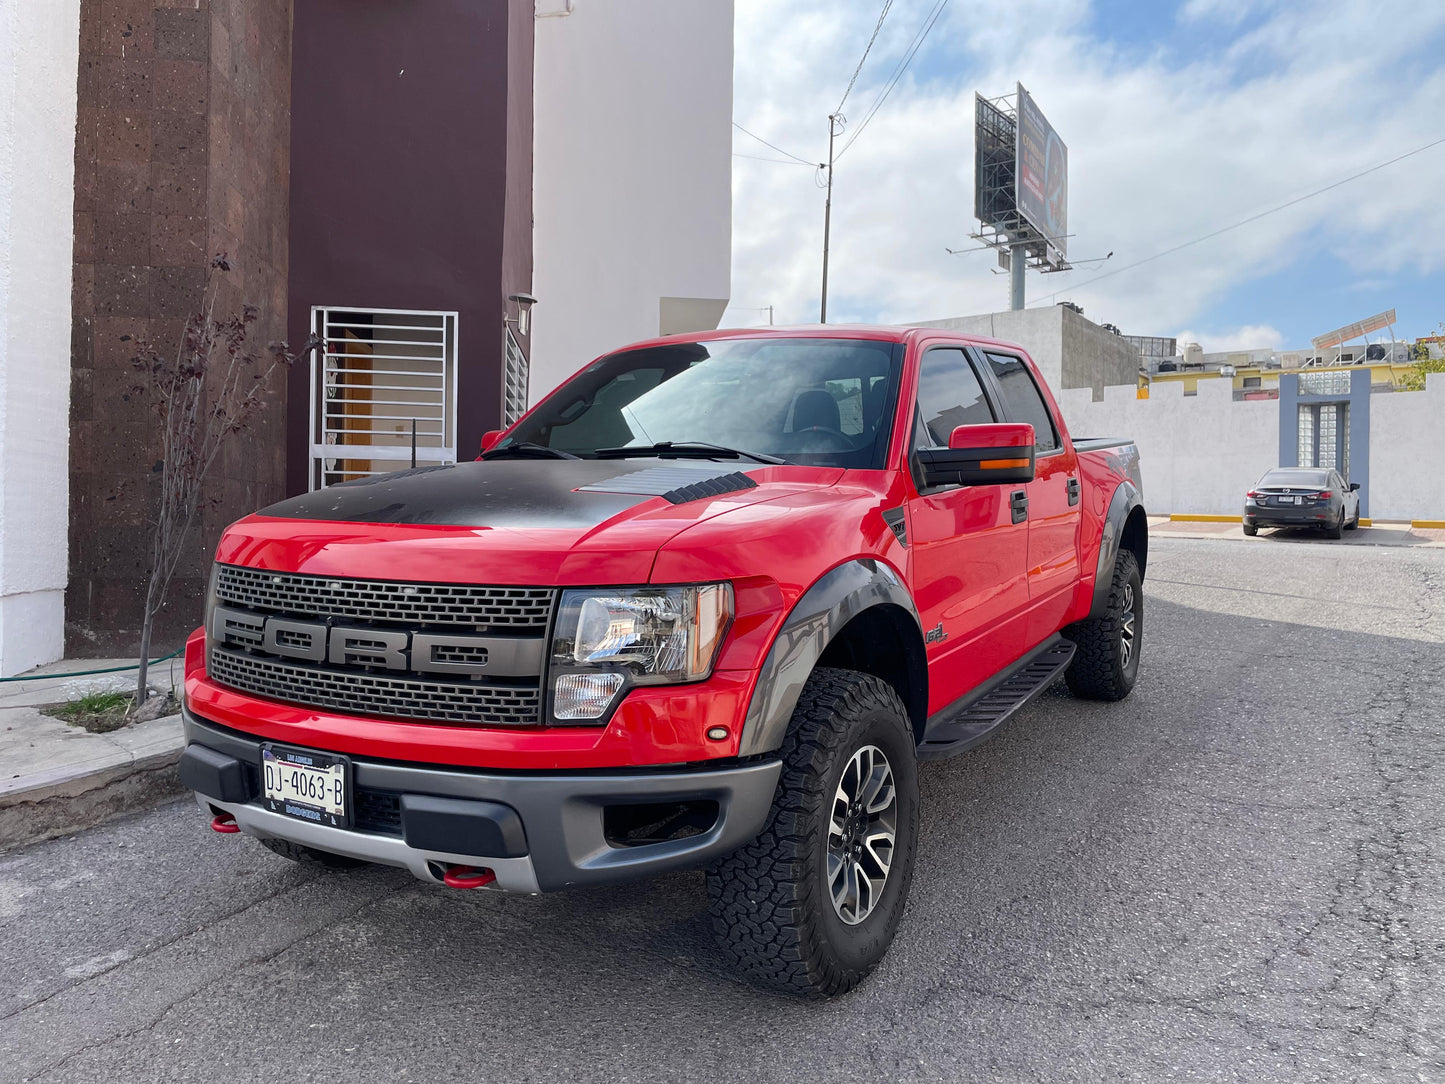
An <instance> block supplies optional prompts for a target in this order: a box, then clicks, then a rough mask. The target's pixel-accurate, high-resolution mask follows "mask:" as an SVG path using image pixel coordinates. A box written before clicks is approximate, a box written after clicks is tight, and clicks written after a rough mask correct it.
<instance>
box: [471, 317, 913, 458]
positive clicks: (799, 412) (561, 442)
mask: <svg viewBox="0 0 1445 1084" xmlns="http://www.w3.org/2000/svg"><path fill="white" fill-rule="evenodd" d="M902 356H903V346H902V344H900V343H889V342H876V341H872V340H866V339H765V338H756V337H750V338H745V339H727V340H721V341H715V342H702V343H676V344H669V345H667V346H654V347H650V348H647V349H642V350H627V351H623V352H622V353H619V354H612V355H610V356H608V357H605V358H602V359H601V360H600V361H597V362H594V363H593V364H592V365H590V366H589V367H588V368H587V369H585V370H584V371H582V372H581V373H579V374H578V375H577V376H575V377H574V378H573V379H572V380H570V381H568V382H567V383H566V384H563V385H562V386H561V387H560V388H558V389H557V390H556V391H554V392H553V393H552V394H551V395H549V396H548V397H547V398H546V399H545V400H544V401H543V402H542V404H541V406H540V407H538V408H537V410H535V411H533V413H532V414H531V416H530V417H528V418H527V419H525V420H524V421H523V422H522V423H521V424H520V425H518V426H517V427H516V428H515V429H514V430H512V432H511V433H509V434H508V435H507V437H506V439H505V440H503V441H501V442H500V443H499V444H498V445H497V449H496V450H501V449H504V448H507V447H510V446H512V445H520V444H535V445H541V446H543V447H547V448H552V449H555V450H557V451H559V452H566V453H569V454H571V455H576V456H580V457H582V458H584V459H585V458H591V457H593V456H595V455H596V454H597V452H598V450H599V449H606V448H623V447H642V446H646V445H653V444H661V443H663V442H674V443H677V444H686V443H703V444H714V445H721V446H723V447H725V448H731V449H736V450H737V451H739V452H748V453H753V454H756V455H771V456H777V457H778V458H780V459H784V460H786V461H788V462H790V463H802V464H811V465H816V466H831V467H882V466H883V464H884V459H885V457H886V455H887V450H888V436H889V431H890V429H891V427H892V421H893V404H894V402H895V399H896V397H897V390H898V374H899V368H900V360H901V358H902Z"/></svg>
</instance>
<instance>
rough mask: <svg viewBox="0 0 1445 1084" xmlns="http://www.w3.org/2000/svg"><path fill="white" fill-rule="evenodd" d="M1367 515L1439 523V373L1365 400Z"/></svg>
mask: <svg viewBox="0 0 1445 1084" xmlns="http://www.w3.org/2000/svg"><path fill="white" fill-rule="evenodd" d="M1370 516H1371V518H1373V519H1431V520H1442V519H1445V373H1432V374H1430V376H1428V377H1427V378H1426V384H1425V390H1424V391H1406V392H1392V393H1389V394H1380V395H1374V396H1371V398H1370Z"/></svg>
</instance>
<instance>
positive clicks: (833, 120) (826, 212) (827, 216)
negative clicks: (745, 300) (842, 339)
mask: <svg viewBox="0 0 1445 1084" xmlns="http://www.w3.org/2000/svg"><path fill="white" fill-rule="evenodd" d="M837 121H838V114H836V113H829V114H828V198H827V199H826V200H825V201H824V203H823V303H822V305H821V306H819V312H818V323H820V324H826V323H827V322H828V234H829V232H830V231H831V229H832V226H833V135H834V133H835V132H836V131H837V128H838V124H837Z"/></svg>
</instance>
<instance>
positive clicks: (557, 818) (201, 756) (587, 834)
mask: <svg viewBox="0 0 1445 1084" xmlns="http://www.w3.org/2000/svg"><path fill="white" fill-rule="evenodd" d="M182 721H183V725H184V728H185V736H186V750H185V753H184V754H183V755H182V758H181V763H180V772H181V781H182V782H183V783H185V784H186V785H187V786H189V787H191V788H192V789H193V790H195V791H196V797H197V801H198V802H199V804H200V806H201V808H202V809H203V810H208V811H225V812H226V813H229V814H231V815H232V816H233V817H234V818H235V820H236V824H237V825H238V826H239V827H240V829H241V831H243V832H246V833H248V834H250V835H253V836H257V837H261V838H268V837H269V838H277V839H285V840H290V841H291V842H293V843H299V844H302V845H303V846H307V847H314V848H317V849H319V850H324V851H330V852H333V853H335V854H343V855H347V856H349V857H352V858H358V859H361V860H363V861H367V862H376V863H379V864H381V865H387V866H399V867H401V868H404V869H408V870H410V871H411V872H412V873H413V874H415V875H416V876H417V877H419V878H421V879H422V880H425V881H433V882H440V881H441V880H442V874H443V873H444V871H445V869H446V867H448V866H452V865H467V866H475V867H482V868H486V869H490V870H491V871H492V872H493V873H495V874H496V882H495V884H496V886H497V887H499V888H502V889H508V890H511V891H518V892H550V891H554V890H557V889H561V888H568V887H571V886H574V885H589V884H605V883H609V882H617V881H626V880H633V879H636V878H640V877H647V876H651V875H653V874H657V873H663V872H666V871H669V870H675V869H685V868H689V867H694V866H698V865H701V864H704V863H706V862H708V861H710V860H711V859H713V858H716V857H719V856H721V855H724V854H727V853H728V852H730V851H733V850H736V849H737V848H738V847H740V846H741V845H742V844H744V843H746V842H747V841H748V840H750V839H752V838H753V837H754V836H756V835H757V834H758V833H759V832H760V831H762V828H763V824H764V822H765V821H766V820H767V816H768V810H769V809H770V808H771V806H772V802H773V794H774V791H775V790H776V789H777V783H778V776H779V774H780V772H781V770H782V765H781V763H780V762H779V761H777V760H766V761H758V762H754V763H748V764H742V765H733V766H730V767H727V768H721V769H715V770H708V769H700V770H693V771H683V770H676V769H674V770H648V771H626V772H615V771H614V772H596V773H567V774H558V773H546V772H514V773H505V774H504V773H493V772H486V771H480V770H475V769H461V768H450V767H447V768H439V767H426V766H418V765H414V764H401V763H395V762H390V761H382V760H368V759H366V758H363V757H357V756H352V757H351V763H352V768H353V780H352V786H353V791H354V793H353V797H352V802H353V808H354V809H356V810H357V813H358V816H356V818H355V820H354V823H353V827H352V828H350V829H342V828H332V827H330V826H328V825H323V824H313V823H310V822H307V821H303V820H298V819H297V818H295V817H288V816H286V815H284V814H281V813H273V812H271V811H270V810H268V809H266V808H265V807H264V806H263V805H261V804H260V801H259V797H260V775H259V772H260V763H261V744H262V743H261V741H260V740H258V739H256V738H254V737H252V736H250V735H248V734H243V733H240V732H238V731H235V730H231V729H229V728H226V727H222V726H219V725H217V724H215V723H212V722H209V721H207V720H204V719H201V718H199V717H198V716H196V715H194V714H193V713H192V712H191V711H190V710H189V709H183V717H182ZM322 751H324V750H322ZM363 801H365V802H366V803H367V806H368V808H369V809H371V810H372V811H373V812H372V813H371V814H370V815H368V817H367V818H365V819H363V818H362V817H361V816H360V815H359V814H360V811H361V803H362V802H363ZM654 803H656V804H658V806H659V808H661V807H662V806H663V805H665V804H670V803H696V804H697V806H698V808H704V809H711V808H712V804H714V803H715V805H716V818H715V819H714V820H713V821H712V823H711V826H710V827H701V828H700V830H699V831H697V832H696V834H693V835H685V836H681V837H680V838H668V839H664V840H661V841H657V842H639V843H626V844H623V845H618V843H617V841H616V839H615V837H611V838H610V837H609V833H608V830H607V824H606V815H607V814H608V813H609V811H612V812H616V811H617V810H618V809H619V808H623V807H626V808H629V809H630V808H635V807H644V808H645V807H650V806H651V805H652V804H654ZM378 807H383V812H382V813H380V814H377V813H375V810H376V809H377V808H378Z"/></svg>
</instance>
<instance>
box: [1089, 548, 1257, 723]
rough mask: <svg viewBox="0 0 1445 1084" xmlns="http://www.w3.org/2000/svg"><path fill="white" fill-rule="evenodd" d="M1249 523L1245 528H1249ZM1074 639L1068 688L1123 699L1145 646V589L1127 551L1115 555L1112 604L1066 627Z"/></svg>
mask: <svg viewBox="0 0 1445 1084" xmlns="http://www.w3.org/2000/svg"><path fill="white" fill-rule="evenodd" d="M1248 530H1249V528H1247V527H1246V528H1245V531H1246V533H1248ZM1131 596H1132V598H1133V612H1134V622H1133V628H1134V637H1133V647H1132V649H1131V650H1130V651H1129V652H1128V656H1129V657H1128V659H1127V661H1126V660H1125V657H1124V656H1125V650H1124V630H1125V602H1126V600H1127V599H1128V598H1130V597H1131ZM1064 635H1065V636H1067V637H1068V638H1069V639H1070V640H1072V641H1074V646H1075V648H1076V650H1075V652H1074V659H1073V661H1072V662H1071V663H1069V668H1068V669H1067V670H1065V671H1064V680H1065V681H1066V682H1068V685H1069V691H1070V692H1071V693H1073V694H1074V695H1075V696H1077V697H1080V698H1082V699H1084V700H1123V699H1124V697H1126V696H1128V695H1129V692H1130V690H1132V689H1133V688H1134V682H1135V681H1137V680H1138V678H1139V654H1140V650H1141V649H1142V648H1143V646H1144V590H1143V579H1142V577H1141V576H1140V575H1139V562H1138V561H1137V560H1136V559H1135V558H1134V555H1133V554H1132V553H1130V552H1129V551H1128V550H1120V551H1119V556H1118V557H1116V558H1115V559H1114V576H1113V579H1112V580H1111V581H1110V583H1109V604H1108V609H1107V610H1106V611H1105V612H1104V613H1103V614H1102V615H1101V616H1099V617H1090V618H1087V619H1085V620H1083V621H1080V622H1077V623H1076V624H1073V625H1070V626H1069V627H1068V628H1066V629H1065V630H1064Z"/></svg>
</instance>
